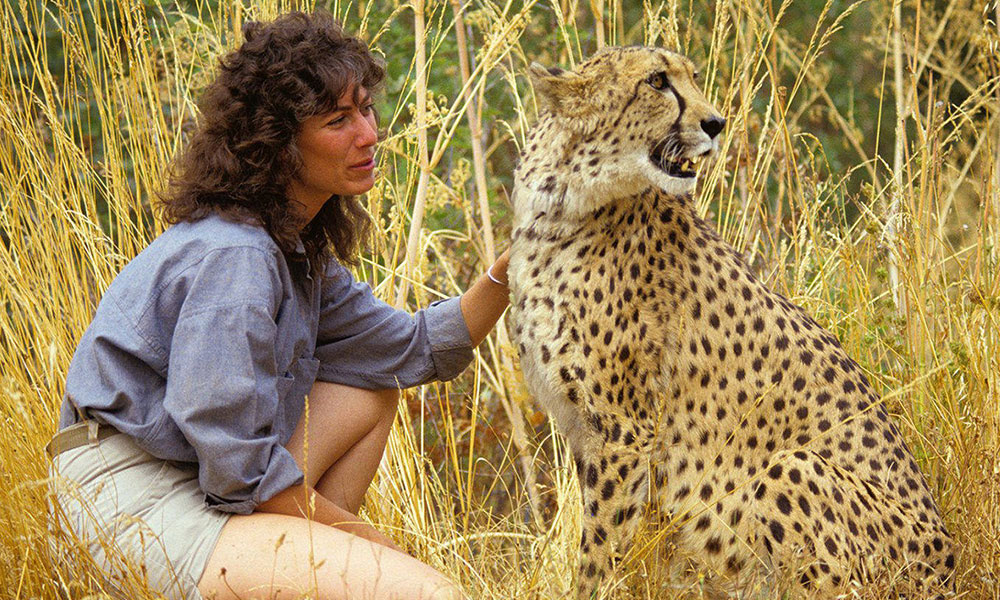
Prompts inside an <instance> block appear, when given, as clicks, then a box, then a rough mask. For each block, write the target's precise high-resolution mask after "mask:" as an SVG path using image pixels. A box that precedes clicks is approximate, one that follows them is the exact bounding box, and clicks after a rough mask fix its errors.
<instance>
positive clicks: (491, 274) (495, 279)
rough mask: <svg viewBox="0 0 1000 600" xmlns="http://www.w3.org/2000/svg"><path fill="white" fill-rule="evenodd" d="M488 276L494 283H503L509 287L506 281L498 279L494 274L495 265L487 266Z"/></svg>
mask: <svg viewBox="0 0 1000 600" xmlns="http://www.w3.org/2000/svg"><path fill="white" fill-rule="evenodd" d="M486 276H487V277H489V278H490V281H492V282H493V283H495V284H497V285H502V286H504V287H507V283H506V282H503V281H500V280H499V279H497V278H496V277H495V276H494V275H493V265H490V266H489V267H487V269H486Z"/></svg>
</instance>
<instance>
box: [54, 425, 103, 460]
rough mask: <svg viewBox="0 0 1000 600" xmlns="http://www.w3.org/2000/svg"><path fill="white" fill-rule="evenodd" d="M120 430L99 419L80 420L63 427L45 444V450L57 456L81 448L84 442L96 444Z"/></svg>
mask: <svg viewBox="0 0 1000 600" xmlns="http://www.w3.org/2000/svg"><path fill="white" fill-rule="evenodd" d="M117 433H121V432H119V431H118V430H117V429H115V428H114V427H112V426H111V425H107V424H105V423H98V422H97V421H80V422H79V423H75V424H73V425H70V426H69V427H67V428H66V429H63V430H62V431H60V432H59V433H57V434H55V436H53V438H52V441H50V442H49V443H48V444H46V445H45V451H46V452H48V453H49V456H50V457H52V458H55V457H56V456H57V455H59V454H62V453H63V452H65V451H67V450H72V449H73V448H79V447H80V446H83V445H84V444H96V443H97V442H99V441H100V440H103V439H105V438H109V437H111V436H113V435H115V434H117Z"/></svg>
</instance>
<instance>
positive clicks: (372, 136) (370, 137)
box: [356, 118, 378, 148]
mask: <svg viewBox="0 0 1000 600" xmlns="http://www.w3.org/2000/svg"><path fill="white" fill-rule="evenodd" d="M360 121H361V124H360V125H359V128H360V131H358V133H357V138H356V142H357V144H358V146H360V147H362V148H367V147H368V146H373V145H375V142H377V141H378V127H377V126H376V125H375V121H374V119H370V118H362V119H360Z"/></svg>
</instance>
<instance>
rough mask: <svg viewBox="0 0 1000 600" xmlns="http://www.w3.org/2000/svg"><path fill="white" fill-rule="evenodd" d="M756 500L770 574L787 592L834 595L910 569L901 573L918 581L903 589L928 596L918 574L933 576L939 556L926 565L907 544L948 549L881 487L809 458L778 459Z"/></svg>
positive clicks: (787, 455)
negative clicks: (927, 542) (876, 575)
mask: <svg viewBox="0 0 1000 600" xmlns="http://www.w3.org/2000/svg"><path fill="white" fill-rule="evenodd" d="M754 498H755V500H754V502H755V505H756V506H755V510H754V513H755V517H756V519H757V525H758V526H757V541H758V543H759V544H760V545H762V546H763V550H764V551H766V553H767V556H769V557H770V562H771V564H772V566H773V567H774V573H773V575H774V576H775V577H776V578H777V579H779V580H784V584H785V585H788V584H791V585H804V586H806V587H807V588H811V589H813V590H817V591H819V590H822V591H824V592H830V593H833V592H836V591H838V590H842V589H843V588H844V586H846V585H847V584H849V582H850V580H852V579H853V580H857V581H860V582H862V583H864V582H865V581H866V580H868V579H869V577H870V575H871V573H872V569H873V568H874V569H875V572H878V571H879V570H880V569H879V565H885V566H890V565H895V567H894V568H896V569H898V568H899V566H900V565H904V566H905V565H908V567H907V568H905V569H904V571H900V572H901V573H903V572H907V575H908V576H906V577H904V579H909V578H910V577H914V576H915V581H910V582H900V583H902V584H903V586H904V587H905V586H906V585H915V586H916V588H917V589H923V586H924V582H923V581H921V579H923V578H924V577H922V576H921V575H922V573H921V572H922V571H923V572H924V573H926V575H925V576H929V575H931V574H932V573H933V572H934V569H932V568H931V567H930V566H928V565H927V562H932V561H934V560H935V559H936V558H937V557H934V556H930V557H929V558H928V555H929V554H930V553H929V552H928V553H924V552H921V548H922V546H923V544H916V543H907V538H911V539H912V538H913V537H914V533H915V532H920V534H921V536H923V537H926V538H928V539H930V538H933V540H934V546H935V548H937V547H938V546H939V545H941V546H943V542H942V541H940V540H941V539H942V537H943V536H936V535H935V533H937V532H936V531H932V530H931V529H932V527H933V525H932V524H930V523H926V524H925V523H919V522H917V521H916V520H915V519H913V518H912V516H911V515H908V514H906V512H905V511H903V510H902V509H901V507H900V506H899V504H898V503H896V502H894V501H892V500H890V499H889V498H888V496H887V494H886V493H885V492H884V490H882V489H881V485H880V484H878V483H875V482H871V481H866V480H862V479H860V478H859V477H857V476H856V475H855V474H854V473H850V472H847V471H845V470H843V469H840V468H838V467H837V466H835V465H833V464H831V463H830V462H829V461H827V460H825V459H824V458H823V457H822V456H820V455H819V454H817V453H815V452H812V451H805V450H799V451H794V452H792V451H783V452H778V453H776V454H775V455H774V458H773V460H772V461H771V465H770V467H769V468H768V470H767V471H766V472H765V473H764V474H763V475H762V477H761V478H760V479H759V481H758V482H757V484H756V486H755V494H754ZM941 533H943V530H942V531H941ZM946 541H947V540H946ZM942 550H945V551H946V550H947V549H945V548H942ZM938 560H939V562H940V559H938ZM925 561H926V562H925ZM935 566H938V565H936V564H935ZM795 580H798V581H797V582H796V581H795Z"/></svg>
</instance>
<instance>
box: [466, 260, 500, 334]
mask: <svg viewBox="0 0 1000 600" xmlns="http://www.w3.org/2000/svg"><path fill="white" fill-rule="evenodd" d="M509 253H510V250H504V252H503V254H501V255H500V256H499V257H498V258H497V261H496V262H495V263H493V264H492V265H491V266H490V268H489V269H488V274H487V273H484V274H483V275H482V276H480V277H479V279H477V280H476V283H474V284H473V285H472V287H470V288H469V289H468V291H466V292H465V293H464V294H462V300H461V307H462V317H463V318H465V325H466V327H468V328H469V337H470V338H472V345H473V346H478V345H479V343H480V342H482V341H483V340H484V339H486V336H487V335H488V334H489V333H490V330H492V329H493V326H494V325H496V322H497V320H499V319H500V315H502V314H503V311H504V309H506V308H507V304H508V303H509V302H510V290H509V289H508V288H507V281H508V280H507V262H508V259H509V256H508V255H509Z"/></svg>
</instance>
